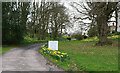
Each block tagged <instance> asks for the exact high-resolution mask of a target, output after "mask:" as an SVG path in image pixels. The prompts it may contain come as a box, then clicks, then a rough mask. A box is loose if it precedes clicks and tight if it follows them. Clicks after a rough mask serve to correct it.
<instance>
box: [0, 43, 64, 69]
mask: <svg viewBox="0 0 120 73" xmlns="http://www.w3.org/2000/svg"><path fill="white" fill-rule="evenodd" d="M42 45H43V44H34V45H29V46H24V47H19V48H14V49H11V50H10V51H8V52H7V53H5V54H3V55H2V57H0V59H1V58H2V71H63V70H62V69H60V68H58V67H57V66H56V65H54V64H52V63H51V62H49V61H47V60H46V59H45V58H44V56H42V55H41V54H40V53H39V49H40V47H41V46H42Z"/></svg>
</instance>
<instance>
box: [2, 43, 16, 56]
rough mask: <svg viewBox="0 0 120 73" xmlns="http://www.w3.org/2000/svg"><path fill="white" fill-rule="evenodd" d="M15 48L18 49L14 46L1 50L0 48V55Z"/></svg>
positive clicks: (4, 47)
mask: <svg viewBox="0 0 120 73" xmlns="http://www.w3.org/2000/svg"><path fill="white" fill-rule="evenodd" d="M16 47H18V45H16V46H15V45H14V46H3V47H2V48H0V51H1V52H0V54H4V53H6V52H7V51H9V50H11V49H13V48H16Z"/></svg>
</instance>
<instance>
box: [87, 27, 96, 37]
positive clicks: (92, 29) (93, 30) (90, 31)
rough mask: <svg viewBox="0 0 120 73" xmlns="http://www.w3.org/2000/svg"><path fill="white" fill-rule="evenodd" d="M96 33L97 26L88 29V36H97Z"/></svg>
mask: <svg viewBox="0 0 120 73" xmlns="http://www.w3.org/2000/svg"><path fill="white" fill-rule="evenodd" d="M97 34H98V30H97V27H96V26H95V27H93V28H90V29H89V31H88V36H89V37H94V36H97Z"/></svg>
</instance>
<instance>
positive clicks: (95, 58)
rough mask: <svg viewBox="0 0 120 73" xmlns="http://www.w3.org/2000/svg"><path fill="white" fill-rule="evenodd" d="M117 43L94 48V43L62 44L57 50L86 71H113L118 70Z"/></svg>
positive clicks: (76, 42)
mask: <svg viewBox="0 0 120 73" xmlns="http://www.w3.org/2000/svg"><path fill="white" fill-rule="evenodd" d="M117 42H118V41H114V44H113V45H111V46H110V45H109V46H107V45H106V46H94V45H95V42H82V41H71V42H62V43H59V49H60V51H63V52H67V53H68V55H69V56H70V57H71V59H72V60H73V61H74V62H75V63H76V64H77V65H78V67H79V65H83V66H85V67H86V71H112V70H113V71H115V70H118V46H117Z"/></svg>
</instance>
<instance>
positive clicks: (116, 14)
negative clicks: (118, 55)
mask: <svg viewBox="0 0 120 73" xmlns="http://www.w3.org/2000/svg"><path fill="white" fill-rule="evenodd" d="M115 19H116V27H115V32H117V26H118V12H117V9H116V10H115Z"/></svg>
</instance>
